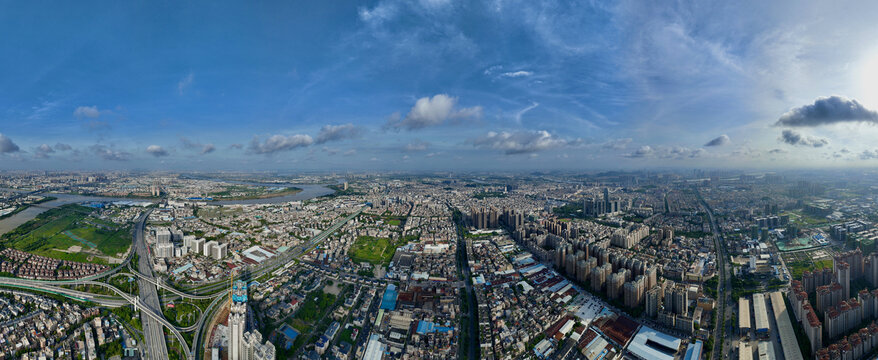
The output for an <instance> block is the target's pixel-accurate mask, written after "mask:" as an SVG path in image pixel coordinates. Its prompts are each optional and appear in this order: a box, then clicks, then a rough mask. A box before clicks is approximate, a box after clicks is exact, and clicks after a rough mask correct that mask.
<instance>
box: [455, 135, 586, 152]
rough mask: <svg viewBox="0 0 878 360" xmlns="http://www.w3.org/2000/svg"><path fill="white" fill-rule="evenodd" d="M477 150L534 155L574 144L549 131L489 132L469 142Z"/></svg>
mask: <svg viewBox="0 0 878 360" xmlns="http://www.w3.org/2000/svg"><path fill="white" fill-rule="evenodd" d="M468 142H469V143H471V144H472V145H473V146H475V147H477V148H487V149H493V150H502V151H503V152H504V153H506V154H507V155H512V154H525V153H534V152H537V151H543V150H549V149H554V148H560V147H564V146H567V145H569V144H571V143H572V142H570V141H567V140H565V139H561V138H558V137H557V136H554V135H552V134H550V133H549V132H548V131H545V130H539V131H517V132H507V131H502V132H494V131H491V132H488V133H487V134H486V135H484V136H482V137H479V138H475V139H471V140H468Z"/></svg>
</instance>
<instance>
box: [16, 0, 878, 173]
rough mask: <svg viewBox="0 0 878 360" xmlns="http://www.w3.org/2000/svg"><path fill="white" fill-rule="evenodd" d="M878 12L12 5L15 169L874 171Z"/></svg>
mask: <svg viewBox="0 0 878 360" xmlns="http://www.w3.org/2000/svg"><path fill="white" fill-rule="evenodd" d="M876 8H878V4H871V3H866V4H863V3H861V2H860V3H858V2H851V3H850V4H847V3H845V2H832V3H828V2H804V3H803V2H795V1H777V2H764V1H762V2H760V1H741V2H722V1H716V2H714V1H693V2H687V1H675V2H666V1H656V2H634V1H612V2H600V1H570V2H563V1H503V0H495V1H485V2H477V1H466V2H461V1H454V0H422V1H395V0H384V1H372V2H344V1H320V2H305V1H296V2H264V3H261V4H250V3H239V4H230V3H226V2H187V3H183V4H180V3H176V2H142V3H135V2H118V3H111V4H106V3H89V2H75V3H73V2H61V3H58V4H53V6H46V5H45V3H33V2H2V3H0V33H2V34H4V36H2V37H0V47H2V49H3V53H4V56H2V57H0V89H2V94H3V96H0V133H2V136H0V168H6V169H20V168H33V169H133V168H136V169H169V170H184V169H201V170H213V169H216V170H264V169H281V170H296V169H302V170H349V169H350V170H364V169H365V170H368V169H403V170H405V169H410V170H431V169H437V170H448V169H456V170H479V169H488V170H518V169H523V170H531V169H544V170H551V169H611V168H624V169H629V168H644V167H649V168H655V167H722V166H735V167H746V168H784V167H800V166H874V162H875V161H876V158H878V149H876V147H878V145H875V144H874V141H872V140H871V139H874V138H875V136H876V135H878V130H876V126H875V124H876V123H878V113H875V111H874V110H875V109H878V43H876V42H875V41H874V38H875V35H876V34H878V22H875V21H874V19H873V18H872V17H871V16H870V14H874V13H875V11H876V10H878V9H876Z"/></svg>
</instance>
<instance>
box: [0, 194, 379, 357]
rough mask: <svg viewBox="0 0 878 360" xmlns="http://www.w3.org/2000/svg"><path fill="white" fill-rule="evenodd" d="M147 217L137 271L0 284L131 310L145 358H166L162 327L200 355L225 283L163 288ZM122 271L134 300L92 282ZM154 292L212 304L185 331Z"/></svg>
mask: <svg viewBox="0 0 878 360" xmlns="http://www.w3.org/2000/svg"><path fill="white" fill-rule="evenodd" d="M364 209H365V207H361V208H360V209H358V210H357V211H355V212H354V213H352V214H350V215H349V216H347V217H345V218H344V219H343V220H342V221H339V222H337V223H335V224H333V225H332V226H330V227H329V228H327V229H326V230H324V231H323V232H321V233H320V234H318V235H317V236H315V237H313V238H312V239H311V240H310V241H308V242H307V243H305V244H301V245H299V246H297V247H295V248H293V249H290V250H287V251H286V252H284V253H281V254H280V255H279V256H277V257H275V258H274V259H271V260H269V261H268V262H266V263H265V264H262V265H261V266H259V267H257V268H256V269H254V270H253V271H251V272H249V273H245V274H242V275H239V276H237V278H239V279H245V280H247V279H256V278H258V277H260V276H263V275H265V274H267V273H269V272H270V271H273V270H275V269H277V268H279V267H280V266H286V265H290V264H292V263H293V262H295V261H297V260H298V259H299V258H300V257H301V256H302V254H305V253H306V252H308V251H310V250H311V249H313V248H314V247H317V246H319V245H320V243H322V242H323V241H324V240H326V239H327V238H328V237H329V236H330V235H331V234H333V233H335V232H336V231H338V230H339V229H340V228H341V227H342V226H344V224H346V223H347V222H348V221H350V220H351V219H353V218H355V217H356V216H357V215H359V214H360V213H362V212H363V210H364ZM151 212H152V209H149V210H147V211H146V212H144V213H143V214H142V215H141V216H140V217H139V218H138V219H137V221H136V224H135V227H134V234H133V252H134V253H135V254H137V263H136V264H133V266H136V267H137V269H136V270H135V269H133V268H132V264H131V263H130V259H131V257H129V258H127V259H126V260H125V262H123V263H122V264H120V265H119V266H117V267H115V268H113V269H110V270H108V271H106V272H104V273H101V274H96V275H93V276H89V277H86V278H83V279H77V280H29V279H19V278H6V277H0V285H4V286H9V287H15V288H21V289H26V290H34V291H41V292H49V293H54V294H59V295H63V296H67V297H69V298H72V299H76V300H80V301H91V302H94V303H96V304H98V305H101V306H106V307H119V306H125V305H135V306H136V307H137V309H138V310H139V311H140V317H141V323H142V324H143V335H144V338H143V340H144V341H143V342H144V343H143V349H142V350H143V355H144V358H146V359H158V360H165V359H168V348H167V341H166V338H165V333H164V328H167V329H168V330H169V331H170V332H171V334H172V335H173V336H174V337H175V338H176V339H177V341H179V342H180V343H181V344H185V340H184V338H183V336H182V334H181V331H196V333H195V337H194V339H195V340H194V341H193V343H192V345H191V347H186V346H185V345H184V346H182V348H183V352H184V356H185V357H186V358H187V359H195V358H196V357H197V356H198V354H199V353H200V351H198V346H199V344H200V340H201V337H202V335H203V333H205V329H203V327H204V326H205V324H208V323H209V321H207V320H208V319H209V318H210V317H211V314H212V313H213V312H214V311H215V310H216V309H217V307H218V305H220V304H222V303H223V299H224V297H223V295H224V294H226V293H227V292H228V289H225V288H224V287H225V286H227V285H226V284H228V283H227V282H225V281H220V282H217V283H215V284H211V285H209V286H206V287H201V288H199V289H198V291H201V292H202V293H204V292H208V293H209V295H198V294H197V292H196V293H195V294H193V293H189V292H185V291H180V290H178V289H175V288H173V287H172V286H170V285H168V284H165V283H163V282H162V280H161V279H158V278H156V277H155V274H154V273H153V271H152V265H151V264H152V260H151V258H152V254H151V252H150V251H149V248H148V246H147V244H146V241H145V240H144V228H145V223H146V219H147V218H148V217H149V214H150V213H151ZM126 267H127V268H128V269H129V271H130V272H131V273H132V274H133V275H134V276H136V277H137V278H138V285H139V286H138V291H139V296H137V297H135V296H132V295H130V294H128V293H125V292H124V291H122V290H120V289H118V288H116V287H114V286H112V285H109V284H107V283H103V282H99V281H95V280H97V279H100V278H103V277H106V276H110V275H113V274H116V273H118V272H119V271H120V270H121V269H123V268H126ZM64 285H92V286H101V287H104V288H107V289H109V290H111V291H113V292H114V293H116V294H117V296H107V295H99V294H94V293H89V292H84V291H78V290H74V289H70V288H66V287H63V286H64ZM157 287H160V288H162V289H165V290H167V291H169V292H170V293H171V294H173V295H172V296H179V297H181V298H189V299H196V300H201V299H214V301H213V302H211V303H210V305H209V306H208V307H207V309H204V311H203V312H202V314H201V316H199V318H198V321H197V322H196V323H195V324H194V325H192V326H188V327H176V326H174V325H172V324H171V323H170V322H169V321H167V319H165V318H164V315H163V314H162V311H161V309H162V307H161V301H160V299H159V295H158V291H157ZM211 292H212V293H211Z"/></svg>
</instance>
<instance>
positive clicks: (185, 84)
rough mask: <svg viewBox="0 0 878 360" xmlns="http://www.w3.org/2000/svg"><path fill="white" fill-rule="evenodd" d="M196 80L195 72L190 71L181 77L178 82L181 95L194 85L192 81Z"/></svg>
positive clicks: (178, 90)
mask: <svg viewBox="0 0 878 360" xmlns="http://www.w3.org/2000/svg"><path fill="white" fill-rule="evenodd" d="M194 81H195V74H193V73H191V72H190V73H189V74H188V75H186V76H185V77H184V78H183V79H180V81H178V82H177V92H178V93H179V94H180V95H183V93H184V92H186V89H188V88H189V87H190V86H192V82H194Z"/></svg>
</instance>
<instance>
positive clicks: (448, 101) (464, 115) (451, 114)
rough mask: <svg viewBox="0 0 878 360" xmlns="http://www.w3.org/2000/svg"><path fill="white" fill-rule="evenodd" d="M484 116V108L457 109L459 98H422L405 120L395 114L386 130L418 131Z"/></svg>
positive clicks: (439, 95)
mask: <svg viewBox="0 0 878 360" xmlns="http://www.w3.org/2000/svg"><path fill="white" fill-rule="evenodd" d="M481 116H482V107H481V106H474V107H469V108H461V109H458V108H457V98H456V97H450V96H448V95H446V94H437V95H434V96H433V97H432V98H431V97H422V98H420V99H418V101H416V102H415V106H413V107H412V108H411V110H409V113H408V114H406V116H405V117H404V118H401V117H400V116H399V114H398V113H397V114H394V115H392V116H391V117H390V119H388V121H387V124H385V127H386V128H390V129H395V130H399V129H405V130H418V129H423V128H426V127H431V126H438V125H442V124H444V123H445V122H446V121H448V120H464V119H478V118H480V117H481Z"/></svg>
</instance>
